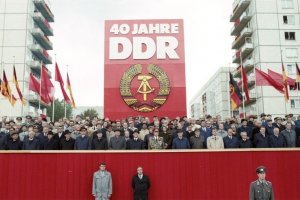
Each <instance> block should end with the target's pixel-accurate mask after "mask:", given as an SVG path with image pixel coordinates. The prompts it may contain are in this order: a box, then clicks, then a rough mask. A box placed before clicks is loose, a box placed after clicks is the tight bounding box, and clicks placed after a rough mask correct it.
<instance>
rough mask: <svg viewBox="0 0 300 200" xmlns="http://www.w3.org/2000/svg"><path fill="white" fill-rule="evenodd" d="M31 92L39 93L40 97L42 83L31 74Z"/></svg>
mask: <svg viewBox="0 0 300 200" xmlns="http://www.w3.org/2000/svg"><path fill="white" fill-rule="evenodd" d="M29 90H31V91H33V92H36V93H38V95H40V83H39V81H38V80H36V78H35V77H34V76H33V75H32V74H31V73H30V76H29Z"/></svg>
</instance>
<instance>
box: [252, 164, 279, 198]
mask: <svg viewBox="0 0 300 200" xmlns="http://www.w3.org/2000/svg"><path fill="white" fill-rule="evenodd" d="M256 174H257V176H258V179H257V180H256V181H253V182H252V183H251V184H250V192H249V199H250V200H256V199H259V200H274V192H273V187H272V183H271V182H270V181H267V180H266V167H264V166H259V167H257V168H256Z"/></svg>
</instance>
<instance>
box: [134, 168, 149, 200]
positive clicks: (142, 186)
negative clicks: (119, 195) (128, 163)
mask: <svg viewBox="0 0 300 200" xmlns="http://www.w3.org/2000/svg"><path fill="white" fill-rule="evenodd" d="M131 185H132V189H133V192H134V196H133V199H134V200H147V199H148V190H149V188H150V180H149V177H148V176H146V175H144V174H143V168H142V167H138V168H137V174H136V175H134V176H133V177H132V183H131Z"/></svg>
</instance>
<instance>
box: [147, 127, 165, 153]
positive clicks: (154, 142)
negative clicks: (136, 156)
mask: <svg viewBox="0 0 300 200" xmlns="http://www.w3.org/2000/svg"><path fill="white" fill-rule="evenodd" d="M158 134H159V130H158V128H155V129H154V131H153V136H152V137H150V138H149V145H148V148H149V149H164V138H163V137H159V135H158Z"/></svg>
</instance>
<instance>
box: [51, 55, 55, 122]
mask: <svg viewBox="0 0 300 200" xmlns="http://www.w3.org/2000/svg"><path fill="white" fill-rule="evenodd" d="M54 61H55V62H54V77H55V75H56V70H55V67H56V54H54ZM54 86H55V81H54ZM54 113H55V90H54V93H53V100H52V122H54Z"/></svg>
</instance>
